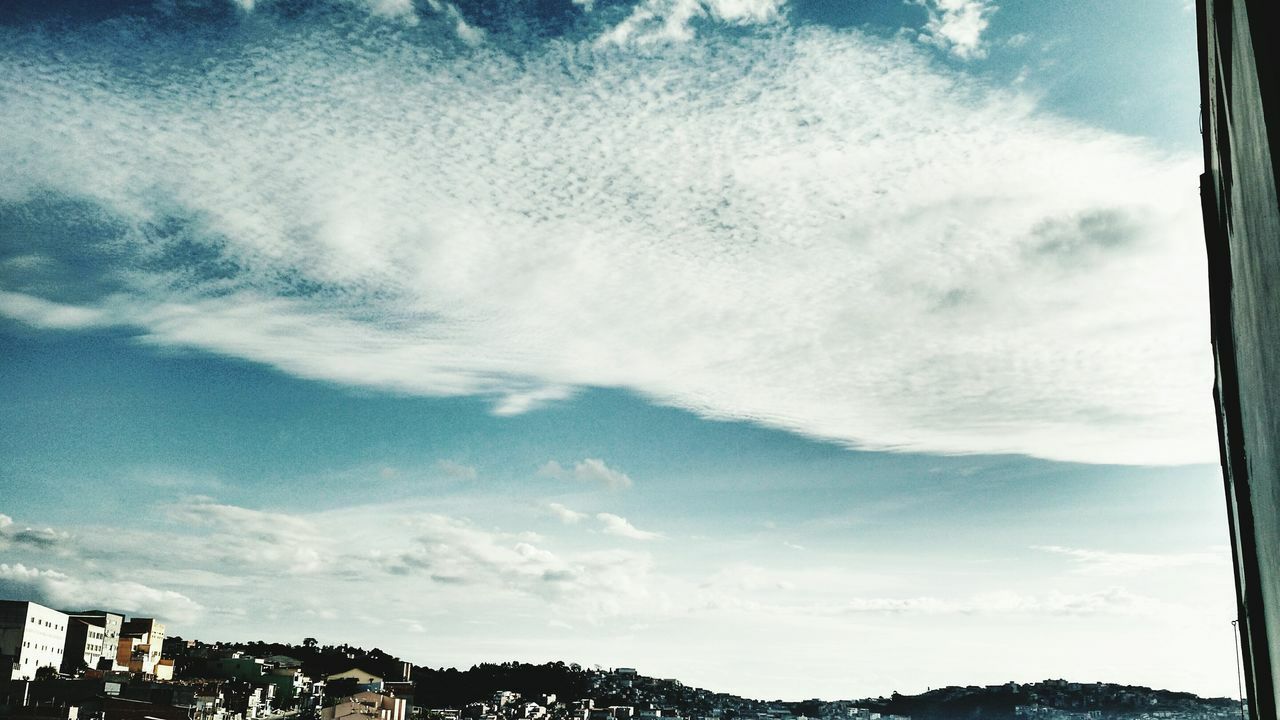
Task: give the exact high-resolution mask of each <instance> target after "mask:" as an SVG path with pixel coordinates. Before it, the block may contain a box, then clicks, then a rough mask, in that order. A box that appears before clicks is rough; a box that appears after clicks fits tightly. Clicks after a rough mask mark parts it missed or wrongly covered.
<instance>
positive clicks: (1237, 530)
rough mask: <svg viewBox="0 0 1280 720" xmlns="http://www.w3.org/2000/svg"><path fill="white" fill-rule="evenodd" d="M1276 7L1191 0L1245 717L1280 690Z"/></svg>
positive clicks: (1271, 706)
mask: <svg viewBox="0 0 1280 720" xmlns="http://www.w3.org/2000/svg"><path fill="white" fill-rule="evenodd" d="M1276 12H1277V10H1276V9H1275V2H1274V0H1265V1H1264V0H1201V1H1200V3H1199V7H1198V13H1199V23H1200V60H1201V88H1202V96H1201V112H1202V124H1203V131H1204V141H1205V176H1204V178H1203V179H1202V182H1201V195H1202V199H1203V201H1204V210H1205V213H1204V215H1205V238H1206V247H1207V250H1208V257H1209V274H1210V277H1209V286H1210V287H1209V290H1210V302H1211V305H1212V307H1211V311H1212V322H1213V345H1214V358H1215V361H1216V369H1217V382H1216V385H1215V399H1216V400H1217V403H1218V431H1219V440H1220V447H1221V451H1222V466H1223V476H1224V481H1225V490H1226V495H1227V510H1228V518H1227V520H1228V523H1229V527H1230V530H1231V540H1232V552H1233V556H1234V560H1235V570H1236V588H1237V600H1238V604H1239V621H1240V627H1241V633H1240V636H1241V637H1240V639H1241V642H1242V646H1243V651H1244V656H1245V680H1246V684H1247V686H1248V694H1249V698H1250V706H1251V707H1250V709H1251V711H1252V713H1253V714H1254V717H1255V718H1260V719H1262V720H1275V717H1276V705H1277V702H1276V701H1277V697H1276V691H1277V688H1280V674H1278V672H1280V201H1278V200H1277V194H1276V177H1277V165H1276V161H1277V159H1280V158H1277V153H1278V152H1280V105H1277V103H1278V102H1280V94H1278V92H1280V87H1278V85H1277V76H1276V73H1277V63H1278V62H1280V57H1278V56H1277V53H1276V52H1275V50H1273V47H1274V46H1275V39H1276V37H1277V35H1276V31H1278V30H1280V27H1278V26H1277V24H1276V21H1275V20H1276Z"/></svg>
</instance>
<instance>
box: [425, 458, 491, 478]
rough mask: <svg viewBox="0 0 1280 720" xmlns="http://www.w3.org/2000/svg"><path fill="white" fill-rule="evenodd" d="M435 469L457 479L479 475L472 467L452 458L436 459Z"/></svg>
mask: <svg viewBox="0 0 1280 720" xmlns="http://www.w3.org/2000/svg"><path fill="white" fill-rule="evenodd" d="M436 469H437V470H439V471H440V472H442V473H444V474H445V475H448V476H449V477H451V478H457V479H459V480H475V479H476V478H477V477H479V476H480V473H479V471H477V470H476V469H475V468H474V467H472V466H470V465H464V464H463V463H460V462H456V461H453V460H438V461H436Z"/></svg>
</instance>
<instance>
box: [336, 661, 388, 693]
mask: <svg viewBox="0 0 1280 720" xmlns="http://www.w3.org/2000/svg"><path fill="white" fill-rule="evenodd" d="M342 680H352V681H354V682H355V685H356V687H358V688H360V689H361V690H368V691H370V692H382V678H381V677H380V676H378V675H374V674H373V673H371V672H369V671H368V670H364V669H361V668H358V667H353V668H351V669H350V670H343V671H342V672H340V673H334V674H332V675H329V676H328V677H326V678H325V682H327V683H330V684H331V683H335V682H339V681H342Z"/></svg>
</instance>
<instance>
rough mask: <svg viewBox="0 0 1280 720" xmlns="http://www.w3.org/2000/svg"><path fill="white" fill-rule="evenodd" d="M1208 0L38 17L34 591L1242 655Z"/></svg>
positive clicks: (325, 629) (151, 607) (560, 632)
mask: <svg viewBox="0 0 1280 720" xmlns="http://www.w3.org/2000/svg"><path fill="white" fill-rule="evenodd" d="M1194 25H1195V22H1194V12H1193V8H1192V6H1191V4H1190V3H1187V2H1185V1H1184V0H1141V1H1139V0H1134V1H1133V2H1126V3H1111V2H1102V1H1095V0H1078V1H1076V2H1071V3H1041V2H1033V1H1031V0H1022V1H1019V0H911V1H908V2H897V1H896V0H895V1H889V0H885V1H883V2H871V1H857V0H847V1H844V2H835V1H834V0H639V2H633V1H632V0H458V1H457V2H448V1H446V0H313V1H312V2H306V1H304V0H154V1H152V0H130V1H122V2H114V3H109V2H88V1H87V0H86V1H85V2H68V3H58V4H53V5H51V4H48V3H43V2H36V1H35V0H30V1H27V0H21V1H20V2H16V3H8V4H6V6H5V7H4V9H3V10H0V348H2V349H3V355H2V357H3V361H2V362H3V365H2V366H0V367H3V372H2V373H0V488H3V492H2V493H0V596H3V597H10V598H19V599H34V600H37V601H40V602H44V603H46V604H49V605H52V606H55V607H59V608H82V607H89V606H94V607H109V608H116V609H120V610H123V611H126V612H128V613H130V614H142V615H155V616H158V617H160V618H161V619H162V620H163V621H165V622H166V624H167V625H168V627H169V632H170V633H171V634H176V635H181V636H183V637H186V638H200V639H203V640H207V641H213V640H233V639H239V640H248V639H264V640H275V641H292V642H300V641H301V639H302V638H303V637H316V638H318V639H319V640H320V641H321V642H323V643H335V644H336V643H342V642H346V643H351V644H354V645H360V646H363V647H366V648H369V647H375V646H376V647H380V648H382V649H383V650H385V651H387V652H391V653H395V654H398V655H400V656H402V657H404V658H405V659H406V660H410V661H412V662H415V663H418V664H423V665H430V666H433V667H440V666H464V667H465V666H468V665H470V664H472V663H476V662H483V661H505V660H525V661H536V662H541V661H546V660H565V661H567V662H579V663H582V664H585V665H594V664H599V665H601V666H604V667H615V666H629V667H636V668H638V669H639V670H640V671H641V672H643V673H645V674H649V675H654V676H660V677H675V678H678V679H680V680H681V681H683V682H685V683H687V684H692V685H697V686H702V687H708V688H712V689H715V690H720V691H727V692H735V693H739V694H743V695H748V696H752V697H760V698H788V699H801V698H808V697H824V698H853V697H865V696H874V695H880V694H888V693H890V692H893V691H899V692H904V693H905V692H920V691H923V690H925V689H926V688H928V687H937V686H941V685H948V684H994V683H1003V682H1006V681H1008V680H1016V681H1035V680H1040V679H1045V678H1050V677H1065V678H1069V679H1073V680H1077V681H1087V682H1093V681H1107V682H1124V683H1133V684H1144V685H1150V686H1155V687H1163V688H1170V689H1177V690H1190V691H1193V692H1197V693H1201V694H1204V695H1213V696H1230V695H1232V694H1233V693H1234V692H1235V688H1236V673H1235V658H1234V645H1233V640H1232V629H1231V625H1230V622H1231V620H1232V619H1233V617H1234V610H1235V608H1234V596H1233V592H1232V575H1231V565H1230V553H1229V549H1228V546H1227V542H1228V540H1227V534H1226V525H1225V512H1224V508H1223V493H1222V489H1221V479H1220V474H1219V470H1218V467H1217V449H1216V448H1217V446H1216V433H1215V427H1214V417H1213V403H1212V395H1211V391H1212V384H1213V368H1212V360H1211V356H1210V348H1209V331H1208V312H1207V293H1206V282H1205V264H1204V258H1203V239H1202V235H1201V225H1200V215H1199V210H1198V190H1197V188H1198V184H1197V183H1198V174H1199V172H1200V168H1201V161H1200V154H1199V134H1198V127H1197V116H1198V86H1197V76H1196V59H1195V28H1194Z"/></svg>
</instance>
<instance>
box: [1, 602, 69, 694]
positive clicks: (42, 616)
mask: <svg viewBox="0 0 1280 720" xmlns="http://www.w3.org/2000/svg"><path fill="white" fill-rule="evenodd" d="M66 641H67V616H66V615H65V614H64V613H60V612H58V611H57V610H53V609H51V608H47V607H45V606H43V605H40V604H38V603H33V602H26V601H21V600H0V655H3V656H5V657H6V658H8V659H9V660H10V661H12V663H13V667H12V671H10V672H6V671H5V669H4V668H3V667H0V675H7V676H8V677H9V679H11V680H33V679H35V676H36V670H38V669H39V668H42V667H46V666H52V667H54V668H59V667H61V666H62V652H63V646H64V645H66Z"/></svg>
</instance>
